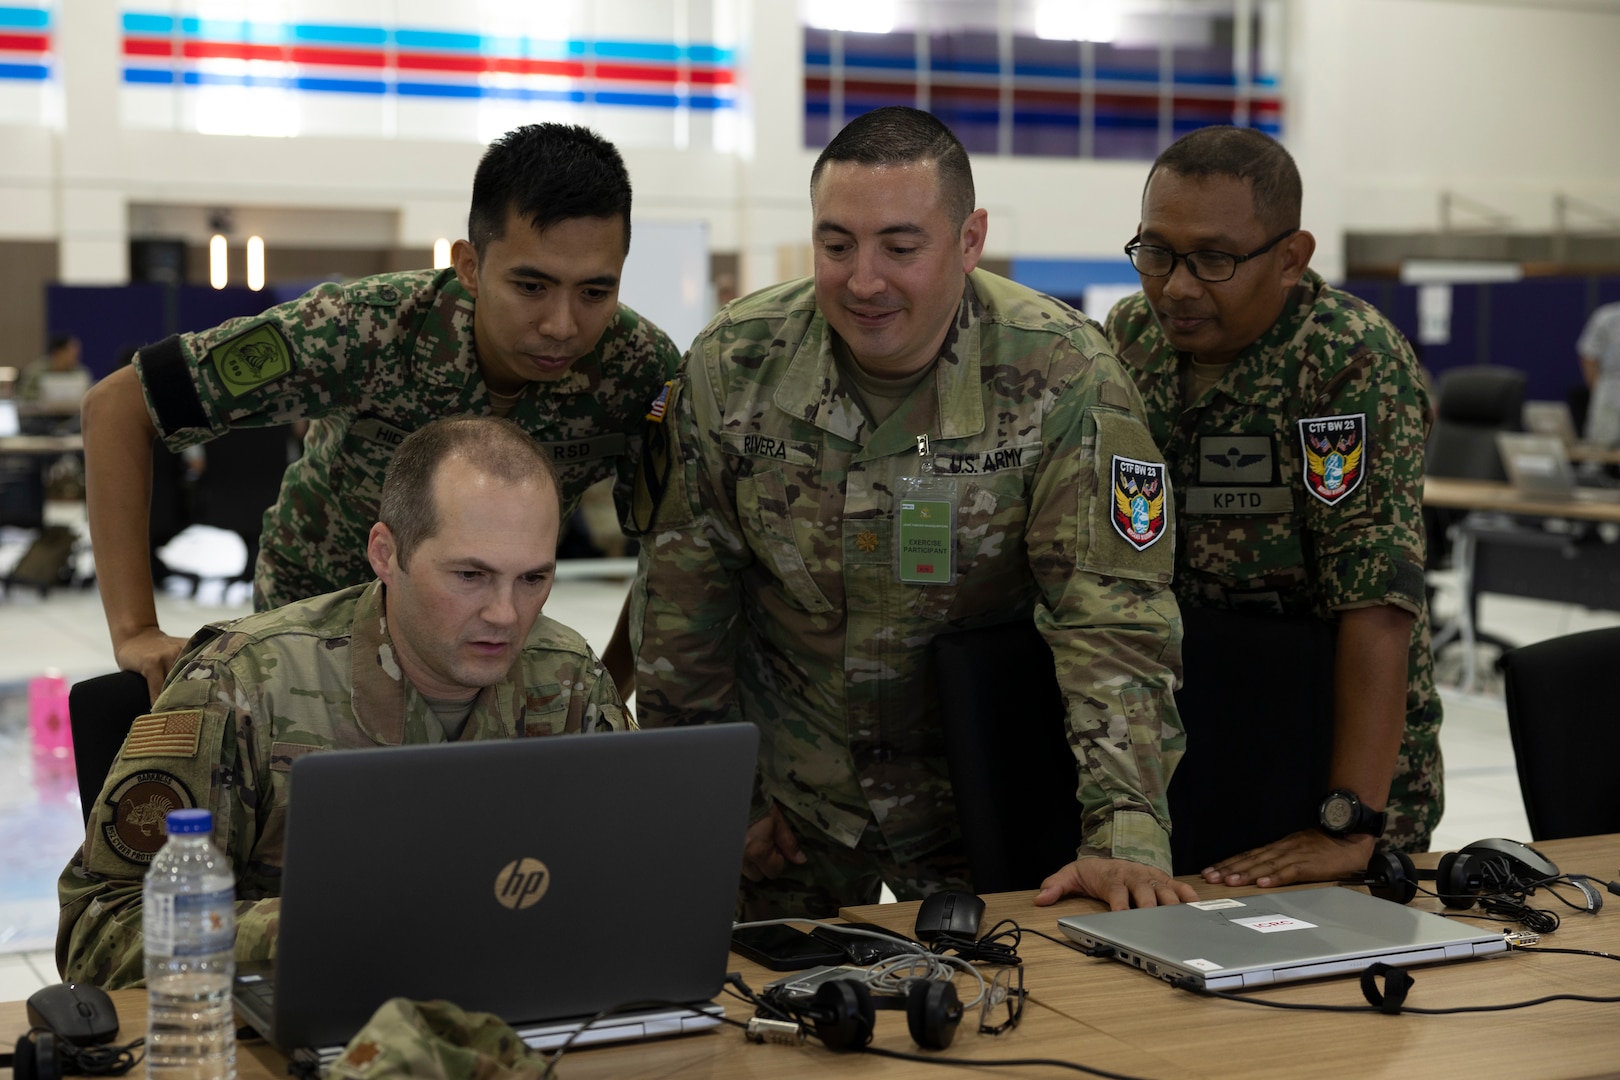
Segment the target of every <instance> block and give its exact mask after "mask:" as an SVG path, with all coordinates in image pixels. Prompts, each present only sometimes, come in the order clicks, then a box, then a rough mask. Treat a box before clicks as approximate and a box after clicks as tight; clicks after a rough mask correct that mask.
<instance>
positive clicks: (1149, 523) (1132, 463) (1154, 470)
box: [1109, 454, 1165, 551]
mask: <svg viewBox="0 0 1620 1080" xmlns="http://www.w3.org/2000/svg"><path fill="white" fill-rule="evenodd" d="M1110 475H1111V476H1112V479H1113V483H1112V484H1111V485H1110V486H1111V487H1112V488H1113V490H1114V505H1113V513H1112V514H1110V515H1109V516H1110V517H1111V518H1112V519H1113V522H1114V531H1115V532H1117V533H1119V535H1120V536H1122V537H1124V538H1125V542H1126V543H1127V544H1129V545H1131V547H1133V548H1135V549H1136V550H1137V551H1145V550H1146V549H1147V548H1149V547H1151V546H1152V545H1153V544H1155V543H1157V542H1158V540H1159V537H1161V536H1163V535H1164V522H1165V516H1164V504H1165V500H1164V496H1165V468H1164V464H1163V463H1162V462H1157V461H1137V460H1136V459H1134V458H1127V457H1120V456H1119V455H1118V454H1115V455H1114V464H1113V467H1112V470H1111V473H1110Z"/></svg>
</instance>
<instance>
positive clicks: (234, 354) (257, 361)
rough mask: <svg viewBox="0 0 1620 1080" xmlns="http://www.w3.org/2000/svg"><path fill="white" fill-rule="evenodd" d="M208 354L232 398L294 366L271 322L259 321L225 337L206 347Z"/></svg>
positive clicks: (278, 331) (289, 352)
mask: <svg viewBox="0 0 1620 1080" xmlns="http://www.w3.org/2000/svg"><path fill="white" fill-rule="evenodd" d="M208 356H209V358H210V359H211V360H213V362H214V369H215V370H216V371H218V372H219V381H220V382H221V383H223V384H224V386H225V389H227V390H229V391H230V392H231V395H232V396H233V397H241V396H242V395H243V394H246V393H248V392H249V391H252V390H257V389H258V388H259V387H261V386H264V385H266V384H267V383H272V382H275V381H276V380H277V379H279V378H281V377H282V376H283V375H287V374H288V373H290V372H291V371H292V369H293V363H292V349H291V348H290V347H289V346H288V345H287V339H286V338H285V337H284V336H282V333H281V329H280V328H279V327H277V326H276V325H275V324H273V323H260V324H259V325H258V326H255V327H253V328H252V329H250V330H247V331H244V332H243V333H240V334H237V335H236V336H235V337H233V338H227V339H226V340H224V341H222V342H220V343H219V344H218V345H215V346H214V347H213V348H212V349H209V350H208Z"/></svg>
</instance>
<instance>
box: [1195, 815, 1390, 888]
mask: <svg viewBox="0 0 1620 1080" xmlns="http://www.w3.org/2000/svg"><path fill="white" fill-rule="evenodd" d="M1372 853H1373V838H1372V837H1370V836H1361V835H1358V836H1347V837H1344V838H1342V839H1341V838H1337V837H1332V836H1329V835H1328V834H1327V833H1325V832H1322V831H1321V830H1320V829H1303V830H1301V831H1300V832H1297V833H1293V834H1292V835H1289V836H1285V837H1283V838H1282V839H1281V840H1276V841H1273V842H1272V843H1269V844H1266V845H1265V846H1264V847H1257V848H1254V849H1252V850H1250V851H1245V852H1243V854H1241V855H1234V856H1232V857H1231V858H1230V859H1223V860H1221V861H1220V862H1218V863H1216V864H1215V865H1214V866H1209V867H1205V868H1204V871H1203V874H1204V880H1205V881H1207V882H1209V883H1210V884H1211V885H1258V886H1260V887H1261V888H1262V889H1270V888H1273V887H1275V886H1278V885H1294V884H1297V883H1298V882H1301V881H1338V880H1339V879H1341V878H1348V877H1354V876H1355V875H1357V874H1360V873H1361V872H1362V871H1363V870H1365V869H1366V868H1367V860H1368V859H1370V858H1371V857H1372Z"/></svg>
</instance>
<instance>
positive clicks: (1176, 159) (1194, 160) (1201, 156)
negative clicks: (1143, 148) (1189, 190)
mask: <svg viewBox="0 0 1620 1080" xmlns="http://www.w3.org/2000/svg"><path fill="white" fill-rule="evenodd" d="M1160 169H1168V170H1170V171H1171V172H1173V173H1175V174H1176V175H1177V176H1185V177H1187V178H1189V179H1194V180H1196V179H1202V178H1205V177H1209V176H1231V177H1235V178H1236V179H1238V180H1247V181H1248V182H1249V190H1250V191H1251V192H1252V193H1253V196H1254V212H1255V216H1256V217H1258V218H1259V219H1260V220H1261V222H1263V223H1264V224H1265V225H1266V227H1267V229H1268V230H1269V231H1271V232H1281V231H1282V230H1284V229H1297V228H1299V207H1300V201H1301V199H1302V198H1303V194H1304V189H1303V186H1302V185H1301V183H1300V179H1299V166H1297V165H1295V164H1294V159H1293V157H1292V156H1290V155H1289V153H1288V151H1287V150H1284V149H1283V147H1282V144H1281V143H1279V142H1278V141H1277V140H1276V139H1273V138H1272V137H1271V136H1269V135H1267V134H1265V133H1264V132H1262V131H1256V130H1254V129H1253V128H1240V127H1226V126H1220V125H1217V126H1215V127H1204V128H1199V129H1197V130H1196V131H1191V132H1188V133H1187V134H1186V135H1183V136H1182V137H1181V138H1179V139H1177V140H1176V141H1175V142H1173V143H1171V144H1170V145H1169V146H1168V147H1166V148H1165V150H1164V152H1163V153H1162V154H1160V155H1159V156H1158V158H1157V159H1155V160H1154V162H1153V168H1152V169H1150V170H1148V183H1149V184H1151V183H1152V182H1153V174H1154V173H1156V172H1158V171H1159V170H1160ZM1142 195H1143V197H1144V198H1145V197H1146V196H1147V185H1146V184H1144V185H1143V187H1142Z"/></svg>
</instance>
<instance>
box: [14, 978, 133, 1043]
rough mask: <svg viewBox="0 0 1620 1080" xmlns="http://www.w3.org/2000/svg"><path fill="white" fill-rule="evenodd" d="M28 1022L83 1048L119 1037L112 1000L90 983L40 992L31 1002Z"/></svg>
mask: <svg viewBox="0 0 1620 1080" xmlns="http://www.w3.org/2000/svg"><path fill="white" fill-rule="evenodd" d="M28 1022H29V1023H30V1024H32V1025H33V1026H35V1027H48V1028H50V1029H51V1030H52V1031H54V1032H55V1033H56V1034H57V1035H58V1036H60V1037H61V1038H64V1039H66V1040H68V1041H69V1042H72V1043H78V1044H80V1045H83V1044H85V1043H104V1042H111V1041H112V1038H113V1036H114V1035H117V1034H118V1011H117V1010H116V1009H114V1008H113V1003H112V998H110V997H108V996H107V992H106V991H105V990H103V989H101V988H100V987H99V986H91V985H90V984H89V983H57V984H56V985H55V986H47V987H46V988H45V989H43V990H39V991H36V992H35V993H34V996H33V997H31V998H29V999H28Z"/></svg>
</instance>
